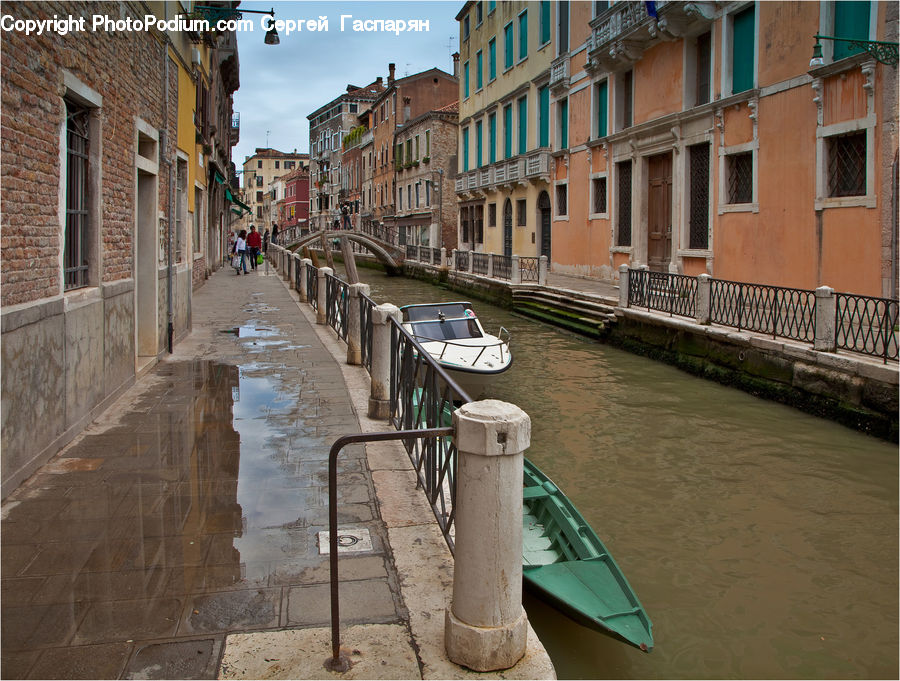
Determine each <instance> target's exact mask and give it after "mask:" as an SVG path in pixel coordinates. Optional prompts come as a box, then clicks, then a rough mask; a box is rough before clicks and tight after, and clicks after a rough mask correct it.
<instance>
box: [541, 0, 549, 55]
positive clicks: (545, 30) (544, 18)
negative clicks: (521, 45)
mask: <svg viewBox="0 0 900 681" xmlns="http://www.w3.org/2000/svg"><path fill="white" fill-rule="evenodd" d="M548 42H550V1H549V0H541V40H540V43H541V45H543V44H544V43H548Z"/></svg>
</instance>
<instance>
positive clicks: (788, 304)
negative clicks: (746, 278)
mask: <svg viewBox="0 0 900 681" xmlns="http://www.w3.org/2000/svg"><path fill="white" fill-rule="evenodd" d="M669 276H672V275H669ZM709 295H710V310H709V321H710V322H712V323H713V324H722V325H723V326H733V327H735V328H736V329H738V330H739V331H741V330H746V331H756V332H759V333H765V334H770V335H771V336H772V337H773V338H775V337H777V336H781V337H782V338H789V339H791V340H798V341H804V342H807V343H812V342H813V341H814V340H815V337H816V294H815V291H804V290H802V289H794V288H783V287H780V286H765V285H763V284H745V283H742V282H736V281H725V280H722V279H712V280H711V281H710V292H709Z"/></svg>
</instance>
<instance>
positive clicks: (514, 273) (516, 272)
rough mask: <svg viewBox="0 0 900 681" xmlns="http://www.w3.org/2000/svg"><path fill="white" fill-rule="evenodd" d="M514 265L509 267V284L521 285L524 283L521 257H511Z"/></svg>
mask: <svg viewBox="0 0 900 681" xmlns="http://www.w3.org/2000/svg"><path fill="white" fill-rule="evenodd" d="M510 258H511V260H512V263H511V264H510V266H509V283H510V284H521V283H522V270H521V268H520V267H519V256H517V255H512V256H510Z"/></svg>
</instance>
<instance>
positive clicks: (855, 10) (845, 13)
mask: <svg viewBox="0 0 900 681" xmlns="http://www.w3.org/2000/svg"><path fill="white" fill-rule="evenodd" d="M834 37H835V38H854V39H856V40H868V39H869V3H868V2H847V1H846V0H838V2H835V3H834ZM860 52H862V49H861V48H859V47H853V46H851V45H850V44H849V43H844V42H841V41H840V40H835V41H834V61H837V60H838V59H843V58H844V57H849V56H851V55H854V54H858V53H860Z"/></svg>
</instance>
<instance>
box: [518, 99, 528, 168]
mask: <svg viewBox="0 0 900 681" xmlns="http://www.w3.org/2000/svg"><path fill="white" fill-rule="evenodd" d="M526 151H528V97H522V99H520V100H519V153H520V154H524V153H525V152H526Z"/></svg>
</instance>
